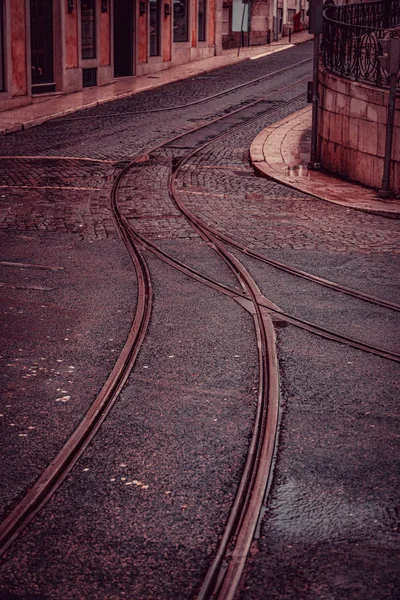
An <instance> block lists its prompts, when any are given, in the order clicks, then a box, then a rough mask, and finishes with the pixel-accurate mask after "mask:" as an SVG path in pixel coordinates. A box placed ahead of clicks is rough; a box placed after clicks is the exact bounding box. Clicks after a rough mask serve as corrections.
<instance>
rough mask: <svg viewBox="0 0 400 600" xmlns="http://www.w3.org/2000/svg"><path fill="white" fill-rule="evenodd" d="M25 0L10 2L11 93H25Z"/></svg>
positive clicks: (17, 94)
mask: <svg viewBox="0 0 400 600" xmlns="http://www.w3.org/2000/svg"><path fill="white" fill-rule="evenodd" d="M25 23H26V16H25V0H13V2H11V3H10V26H11V70H12V90H11V91H12V95H13V96H24V95H25V94H26V93H27V65H26V41H27V38H26V34H27V32H26V25H25Z"/></svg>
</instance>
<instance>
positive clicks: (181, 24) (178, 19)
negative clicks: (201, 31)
mask: <svg viewBox="0 0 400 600" xmlns="http://www.w3.org/2000/svg"><path fill="white" fill-rule="evenodd" d="M188 22H189V8H188V0H174V42H187V41H188Z"/></svg>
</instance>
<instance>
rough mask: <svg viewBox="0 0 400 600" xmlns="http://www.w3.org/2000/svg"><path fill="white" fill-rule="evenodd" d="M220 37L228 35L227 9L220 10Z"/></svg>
mask: <svg viewBox="0 0 400 600" xmlns="http://www.w3.org/2000/svg"><path fill="white" fill-rule="evenodd" d="M222 35H229V8H224V9H223V10H222Z"/></svg>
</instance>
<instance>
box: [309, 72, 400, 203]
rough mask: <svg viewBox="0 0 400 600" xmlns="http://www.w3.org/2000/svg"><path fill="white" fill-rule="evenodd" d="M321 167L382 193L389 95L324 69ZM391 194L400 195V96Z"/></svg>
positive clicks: (321, 106)
mask: <svg viewBox="0 0 400 600" xmlns="http://www.w3.org/2000/svg"><path fill="white" fill-rule="evenodd" d="M319 87H320V118H319V128H318V133H319V142H320V156H321V164H322V166H323V167H325V168H326V169H329V170H330V171H333V172H334V173H338V174H339V175H341V176H342V177H346V178H348V179H352V180H354V181H358V182H360V183H363V184H365V185H367V186H370V187H374V188H380V187H381V183H382V174H383V162H384V155H385V140H386V120H387V105H388V98H389V92H388V91H387V90H384V89H381V88H377V87H374V86H369V85H366V84H363V83H357V82H351V81H349V80H347V79H343V78H341V77H338V76H336V75H332V74H331V73H328V72H327V71H326V70H324V69H322V70H320V85H319ZM391 189H392V190H393V191H394V192H396V193H397V192H399V191H400V94H398V95H397V103H396V117H395V129H394V135H393V148H392V164H391Z"/></svg>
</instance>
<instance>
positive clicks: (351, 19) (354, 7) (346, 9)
mask: <svg viewBox="0 0 400 600" xmlns="http://www.w3.org/2000/svg"><path fill="white" fill-rule="evenodd" d="M330 15H331V18H332V19H334V20H335V21H339V22H340V23H346V24H347V25H359V26H361V27H372V28H378V29H392V28H394V27H398V25H399V24H400V0H383V1H382V0H374V1H373V2H370V1H367V2H355V3H354V4H349V5H345V6H336V7H332V9H331V10H330Z"/></svg>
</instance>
